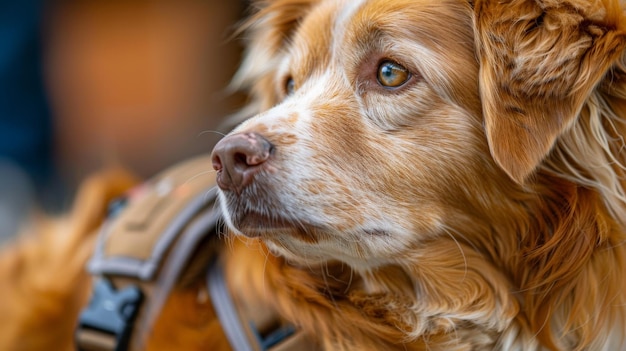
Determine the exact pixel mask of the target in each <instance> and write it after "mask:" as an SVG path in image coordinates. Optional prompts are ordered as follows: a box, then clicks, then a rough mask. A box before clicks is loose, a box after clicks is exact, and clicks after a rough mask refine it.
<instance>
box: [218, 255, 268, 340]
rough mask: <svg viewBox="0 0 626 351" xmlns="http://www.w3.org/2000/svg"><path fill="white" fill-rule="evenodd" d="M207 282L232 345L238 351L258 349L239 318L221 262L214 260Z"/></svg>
mask: <svg viewBox="0 0 626 351" xmlns="http://www.w3.org/2000/svg"><path fill="white" fill-rule="evenodd" d="M206 282H207V288H208V291H209V295H210V296H211V300H212V301H213V307H214V308H215V313H216V314H217V317H218V318H219V319H220V323H221V324H222V329H223V330H224V333H226V337H227V338H228V341H229V342H230V346H231V347H232V348H233V350H236V351H257V348H254V347H253V346H252V345H251V344H250V340H249V338H248V334H247V333H246V330H245V329H244V327H243V324H242V323H241V321H240V320H239V313H238V312H237V307H236V306H235V302H234V301H233V299H232V298H231V295H230V292H229V291H228V286H227V285H226V281H225V280H224V271H223V270H222V267H221V264H220V262H214V263H213V265H212V266H211V268H209V270H208V272H207V279H206Z"/></svg>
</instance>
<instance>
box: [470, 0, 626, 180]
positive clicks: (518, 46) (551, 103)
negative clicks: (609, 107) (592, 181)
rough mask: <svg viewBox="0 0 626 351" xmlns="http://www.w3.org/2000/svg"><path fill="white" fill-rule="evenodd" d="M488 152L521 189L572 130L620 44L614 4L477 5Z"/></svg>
mask: <svg viewBox="0 0 626 351" xmlns="http://www.w3.org/2000/svg"><path fill="white" fill-rule="evenodd" d="M470 5H473V8H474V28H475V35H476V45H477V52H478V58H479V61H480V77H479V86H480V94H481V99H482V104H483V113H484V119H485V128H486V133H487V139H488V142H489V148H490V150H491V153H492V155H493V157H494V159H495V160H496V162H497V163H498V164H499V165H500V167H502V169H504V171H505V172H506V173H508V174H509V176H510V177H511V178H512V179H513V180H515V181H517V182H518V183H523V182H524V180H525V179H526V178H527V177H528V176H529V175H530V174H531V173H532V172H533V171H534V170H535V169H536V168H537V167H538V165H539V164H540V163H541V161H542V160H543V159H544V158H545V157H546V156H547V155H548V153H549V152H550V150H551V149H552V147H553V145H554V144H555V142H556V140H557V138H558V137H559V135H561V133H563V132H564V131H565V130H567V128H568V127H570V126H571V125H572V124H574V123H575V121H576V119H577V116H578V114H579V113H580V111H581V109H582V108H583V105H584V104H585V101H586V100H587V98H588V97H589V95H590V94H591V93H592V91H593V90H594V88H595V87H596V85H597V84H598V83H599V82H600V81H601V80H602V78H603V77H604V76H605V74H606V73H607V71H608V70H609V69H610V68H611V66H612V65H613V64H614V62H615V60H616V59H618V58H619V57H620V55H621V54H622V52H623V50H624V47H625V44H626V36H625V32H626V31H625V28H626V21H625V19H624V15H623V11H622V9H621V8H620V5H619V2H618V1H617V0H569V1H557V0H507V1H494V0H474V1H472V2H471V4H470Z"/></svg>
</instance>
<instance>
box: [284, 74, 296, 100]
mask: <svg viewBox="0 0 626 351" xmlns="http://www.w3.org/2000/svg"><path fill="white" fill-rule="evenodd" d="M294 90H296V82H295V81H294V80H293V78H291V77H289V78H287V80H285V94H287V96H289V95H291V94H292V93H293V92H294Z"/></svg>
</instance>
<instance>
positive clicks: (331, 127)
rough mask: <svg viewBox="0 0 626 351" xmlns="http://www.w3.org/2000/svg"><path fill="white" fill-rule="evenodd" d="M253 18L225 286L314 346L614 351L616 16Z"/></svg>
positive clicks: (452, 3) (293, 1)
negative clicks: (251, 112) (271, 311)
mask: <svg viewBox="0 0 626 351" xmlns="http://www.w3.org/2000/svg"><path fill="white" fill-rule="evenodd" d="M258 6H259V10H258V12H257V14H256V15H254V16H253V18H252V20H251V21H250V22H248V24H247V26H246V27H247V29H246V30H247V33H248V37H249V38H250V43H249V46H248V52H247V56H246V58H245V60H244V62H243V64H242V66H241V69H240V71H239V73H238V75H237V76H236V78H235V83H236V84H240V85H241V86H243V87H244V88H248V89H250V92H251V95H252V96H253V100H252V105H251V106H252V108H253V109H256V112H258V114H256V115H255V116H253V117H252V118H249V119H247V120H246V121H244V122H243V123H241V124H240V125H239V126H238V127H237V128H236V129H235V130H233V131H232V132H231V133H230V134H229V135H228V136H226V137H224V138H223V139H222V140H221V141H220V142H218V144H217V145H216V146H215V148H214V150H213V154H212V155H213V156H212V162H213V167H214V169H215V170H216V171H217V184H218V185H219V188H220V192H219V200H220V204H221V208H222V211H223V212H224V217H225V222H226V224H227V226H228V227H229V230H230V232H232V233H234V236H235V237H239V238H242V239H241V240H243V241H245V242H248V245H250V242H252V243H257V244H258V245H260V246H261V249H258V248H256V249H255V248H251V249H250V248H246V245H234V248H235V249H234V250H233V251H232V252H231V253H230V254H229V255H228V257H227V259H226V262H227V267H228V268H227V270H228V271H229V277H230V278H229V279H230V285H231V287H232V290H234V291H238V292H239V293H240V294H242V295H243V296H245V297H246V298H249V299H254V298H259V297H258V296H262V298H263V299H265V301H266V303H267V304H269V305H272V306H273V307H274V308H276V310H278V311H279V312H280V314H281V315H283V316H285V318H286V319H288V320H289V321H291V322H293V323H294V324H296V325H297V326H298V327H299V328H301V329H302V330H303V331H305V332H306V333H308V334H309V335H310V336H311V337H312V338H313V339H315V340H317V342H318V343H319V346H320V347H321V348H322V349H325V350H626V340H625V339H624V336H625V334H626V323H625V320H624V319H625V318H626V275H625V272H624V267H625V263H626V262H625V259H626V257H625V255H626V247H625V245H624V243H625V238H626V192H625V187H626V178H625V177H626V171H625V170H626V153H625V152H624V151H623V149H624V146H625V142H624V136H625V135H626V70H625V69H626V65H625V64H626V60H625V56H624V48H625V47H626V18H625V17H624V8H623V7H622V5H621V4H620V3H619V2H618V1H614V0H593V1H589V0H564V1H556V0H507V1H490V0H475V1H465V0H417V1H415V0H412V1H408V0H384V1H383V0H367V1H366V0H357V1H347V0H346V1H342V0H319V1H318V0H274V1H262V2H260V3H259V4H258ZM252 247H254V246H252ZM263 250H267V255H268V257H265V256H263V255H261V254H258V252H259V251H261V252H262V251H263ZM255 253H257V254H255ZM243 267H247V268H246V269H244V268H243ZM260 292H262V293H260ZM253 295H255V296H256V297H255V296H253Z"/></svg>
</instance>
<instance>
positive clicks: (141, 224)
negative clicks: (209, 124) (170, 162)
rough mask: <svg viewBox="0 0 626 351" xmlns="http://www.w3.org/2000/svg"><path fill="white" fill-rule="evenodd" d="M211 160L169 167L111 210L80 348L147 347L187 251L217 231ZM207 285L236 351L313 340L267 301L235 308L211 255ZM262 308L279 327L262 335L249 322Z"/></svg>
mask: <svg viewBox="0 0 626 351" xmlns="http://www.w3.org/2000/svg"><path fill="white" fill-rule="evenodd" d="M210 164H211V161H210V158H209V157H206V156H205V157H199V158H196V159H192V160H190V161H187V162H185V163H183V164H181V165H178V166H176V167H173V168H171V169H169V170H166V171H165V172H163V173H162V174H160V175H158V176H157V177H155V179H153V180H151V181H149V182H147V183H145V184H144V185H142V186H141V187H139V188H138V189H135V190H134V191H131V192H130V193H129V195H128V196H127V197H126V198H125V199H124V201H122V206H123V207H124V208H123V209H122V210H119V207H120V206H117V207H118V208H116V209H115V211H112V214H111V215H110V218H109V220H107V222H106V223H105V224H104V225H103V227H102V229H101V232H100V236H99V240H98V243H97V246H96V250H95V253H94V256H93V257H92V259H91V261H90V262H89V265H88V267H89V270H90V272H91V273H92V274H93V275H95V276H97V279H96V280H95V283H94V293H93V295H92V298H91V301H90V303H89V305H88V306H87V307H86V308H85V309H84V310H83V312H82V313H81V315H80V319H79V323H78V326H77V329H76V333H75V340H76V345H77V348H78V349H79V350H81V351H126V350H142V349H144V347H145V343H146V341H147V340H144V338H145V337H147V336H148V335H149V333H150V331H151V329H152V327H153V324H154V322H155V321H156V318H157V317H158V315H159V313H160V311H161V309H162V308H163V306H164V304H165V302H166V300H167V298H168V297H169V295H170V293H171V291H172V289H173V288H174V286H175V285H176V283H177V282H178V281H179V278H180V277H181V275H182V273H183V271H184V269H185V267H187V264H188V263H189V261H190V258H191V256H192V253H193V252H194V250H195V249H197V248H198V246H199V245H200V243H201V242H203V241H204V240H205V239H207V238H208V237H209V236H210V235H215V234H216V233H217V228H219V226H218V222H219V218H220V212H219V210H218V208H219V207H218V206H215V201H216V199H217V196H216V189H215V188H214V186H215V179H214V176H212V175H210V174H207V172H206V169H207V167H209V165H210ZM207 254H210V253H207ZM212 254H215V252H213V253H212ZM199 263H201V262H199ZM206 283H207V291H208V292H209V294H210V296H211V300H212V303H213V306H214V310H215V312H216V314H217V316H218V318H219V320H220V323H221V325H222V330H223V331H224V333H225V334H226V336H227V338H228V340H229V342H230V344H231V347H232V349H233V350H234V351H266V350H267V351H286V350H298V351H300V350H309V349H310V347H306V346H310V344H311V343H309V342H307V340H306V339H305V338H303V337H302V334H301V333H295V329H294V328H293V327H291V326H288V325H287V326H286V325H284V324H283V323H281V321H280V318H279V317H278V316H277V315H275V313H274V312H272V311H269V310H267V309H266V307H265V306H255V310H254V311H243V310H242V309H238V306H237V304H236V302H237V301H236V299H234V298H233V297H232V295H231V294H230V292H229V290H228V287H227V283H226V280H225V277H224V272H223V270H222V266H221V263H220V261H219V260H218V259H216V258H215V257H214V258H213V260H212V263H211V264H210V265H209V266H208V271H207V275H206ZM261 311H264V312H267V313H266V314H269V316H270V319H271V320H272V321H273V322H275V323H273V324H276V325H278V326H279V327H278V328H270V330H264V333H261V332H260V331H259V330H257V329H256V328H257V327H258V326H256V325H255V322H254V320H255V319H257V318H256V317H257V314H258V312H261ZM261 334H263V335H261Z"/></svg>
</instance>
